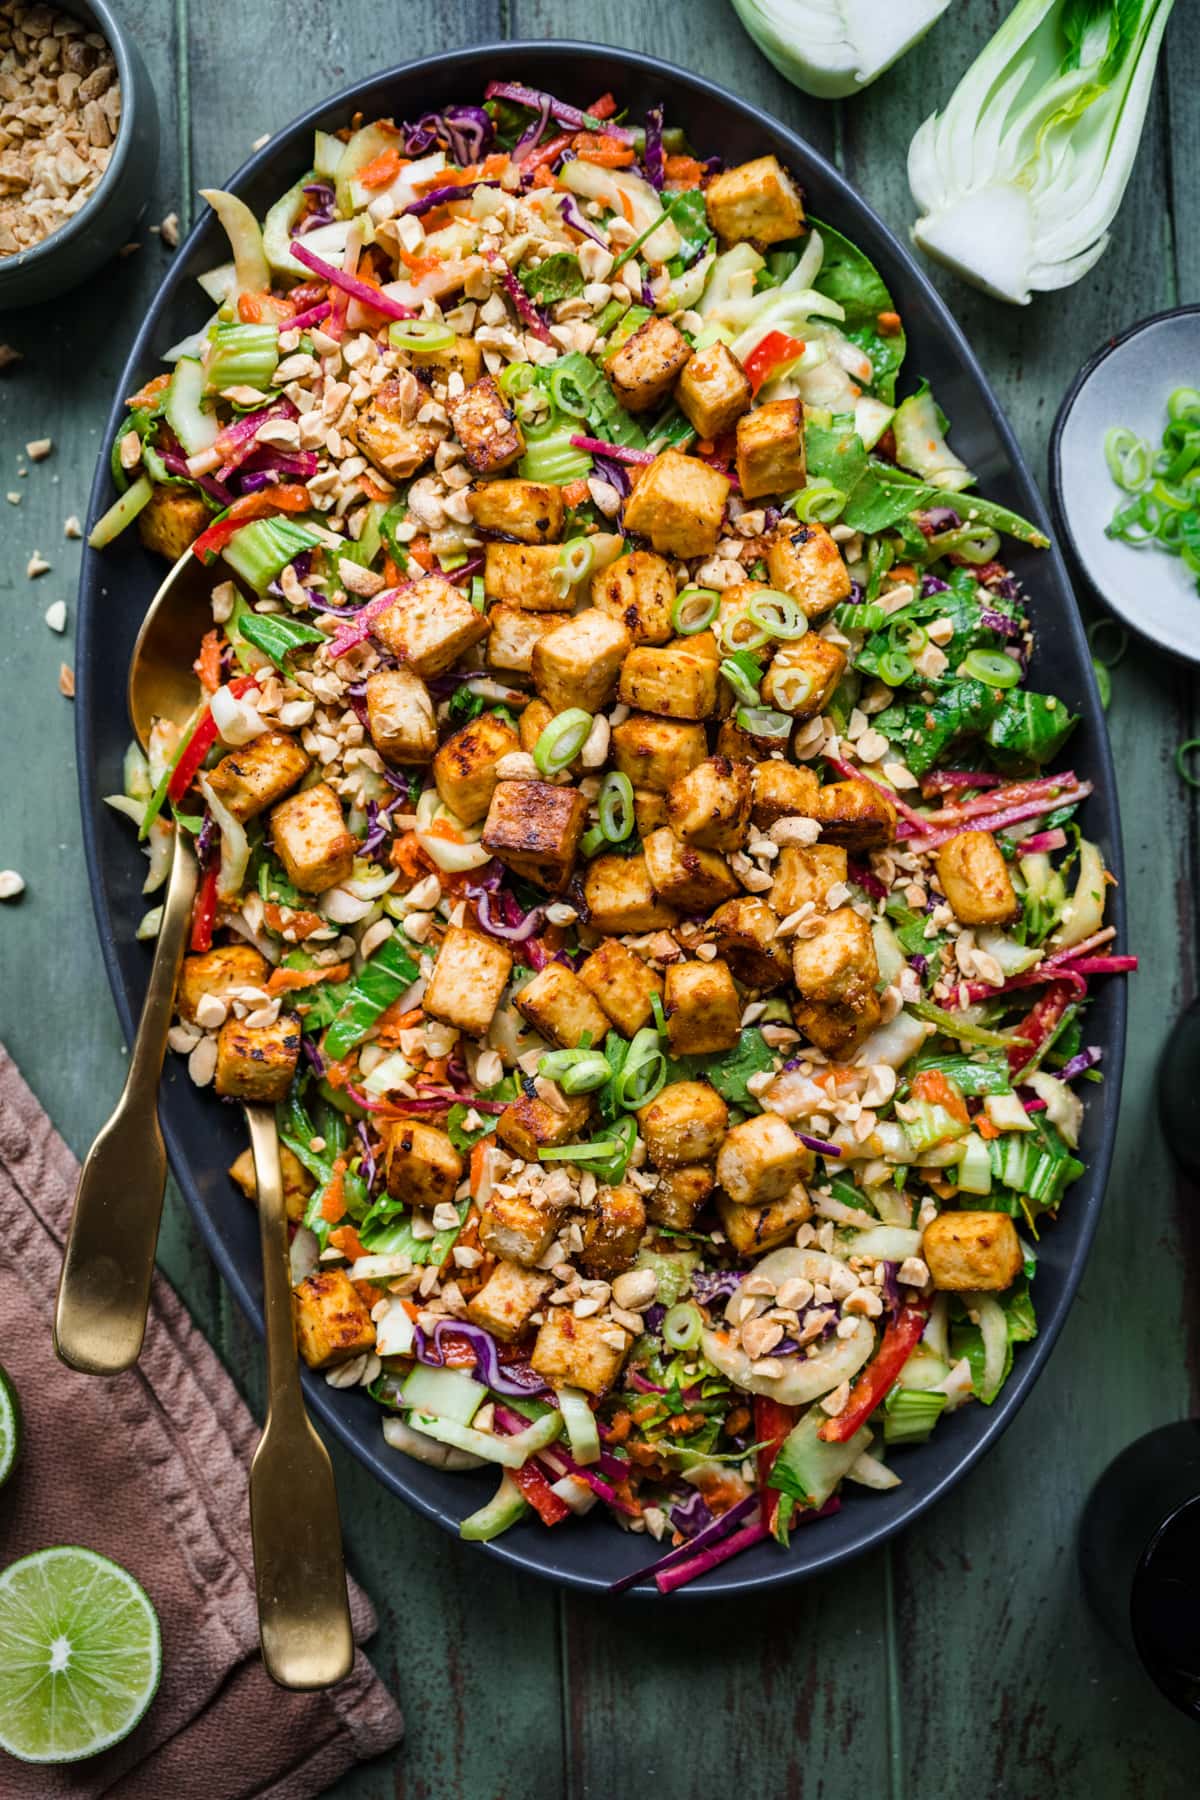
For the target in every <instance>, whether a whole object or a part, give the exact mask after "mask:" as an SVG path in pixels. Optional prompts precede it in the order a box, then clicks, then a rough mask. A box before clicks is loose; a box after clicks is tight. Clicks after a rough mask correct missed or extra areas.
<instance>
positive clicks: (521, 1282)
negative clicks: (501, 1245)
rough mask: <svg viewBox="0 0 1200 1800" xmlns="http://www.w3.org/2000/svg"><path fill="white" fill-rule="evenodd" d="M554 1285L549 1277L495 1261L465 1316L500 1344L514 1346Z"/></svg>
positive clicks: (519, 1266)
mask: <svg viewBox="0 0 1200 1800" xmlns="http://www.w3.org/2000/svg"><path fill="white" fill-rule="evenodd" d="M553 1286H554V1277H553V1276H552V1275H543V1274H541V1273H540V1272H539V1271H538V1270H537V1269H523V1268H522V1267H521V1265H520V1263H517V1262H498V1263H497V1264H496V1267H495V1268H494V1269H493V1270H492V1273H491V1274H490V1275H489V1276H488V1278H487V1280H486V1281H485V1282H484V1284H483V1286H482V1287H481V1288H480V1290H479V1292H478V1293H477V1294H475V1295H474V1296H473V1297H472V1298H471V1299H470V1300H468V1301H467V1317H468V1319H470V1321H471V1323H472V1324H473V1325H482V1326H483V1329H484V1330H485V1331H490V1332H491V1334H492V1336H493V1337H494V1338H499V1340H500V1342H501V1343H502V1344H515V1343H516V1341H517V1339H518V1338H520V1337H523V1336H524V1335H525V1332H526V1330H527V1329H528V1326H529V1321H530V1319H531V1318H532V1316H533V1314H534V1313H535V1312H536V1311H537V1309H538V1307H539V1306H540V1305H541V1304H542V1301H543V1300H544V1299H545V1298H546V1295H547V1294H548V1293H549V1292H550V1289H551V1288H552V1287H553Z"/></svg>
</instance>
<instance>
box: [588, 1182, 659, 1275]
mask: <svg viewBox="0 0 1200 1800" xmlns="http://www.w3.org/2000/svg"><path fill="white" fill-rule="evenodd" d="M645 1229H646V1203H645V1201H644V1200H643V1199H642V1196H641V1195H640V1194H639V1193H638V1190H637V1189H636V1188H635V1187H628V1186H625V1185H622V1186H621V1187H602V1188H599V1189H598V1190H597V1193H596V1201H595V1205H594V1207H593V1208H592V1210H591V1211H590V1212H589V1213H588V1215H587V1218H586V1219H585V1220H584V1225H583V1252H582V1254H581V1256H580V1258H579V1260H580V1262H581V1263H582V1264H583V1267H584V1269H585V1270H586V1272H587V1273H588V1274H589V1275H590V1276H592V1277H593V1278H594V1279H603V1280H605V1281H611V1280H612V1278H613V1276H614V1275H620V1274H621V1273H622V1272H623V1271H624V1270H625V1269H631V1268H632V1267H633V1265H634V1263H635V1262H636V1261H637V1253H638V1245H639V1244H640V1243H641V1241H642V1235H643V1233H644V1232H645Z"/></svg>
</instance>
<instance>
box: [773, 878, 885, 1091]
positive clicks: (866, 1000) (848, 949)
mask: <svg viewBox="0 0 1200 1800" xmlns="http://www.w3.org/2000/svg"><path fill="white" fill-rule="evenodd" d="M792 974H793V977H794V979H795V983H796V990H797V993H798V994H799V996H800V998H799V1001H798V1003H797V1005H796V1007H795V1009H794V1012H795V1019H796V1024H797V1026H798V1027H799V1029H800V1030H801V1031H803V1032H805V1033H807V1035H808V1036H809V1037H810V1038H811V1040H812V1042H813V1043H814V1044H816V1045H817V1047H818V1048H819V1049H821V1050H824V1051H825V1052H826V1053H827V1054H828V1055H830V1056H840V1055H842V1054H844V1053H845V1052H847V1051H849V1050H851V1049H853V1048H855V1046H856V1045H858V1044H859V1043H861V1041H862V1039H863V1038H864V1037H866V1035H867V1033H868V1032H869V1031H871V1030H873V1029H874V1027H875V1026H876V1025H877V1024H878V1023H879V1017H880V1007H879V1000H878V998H877V996H876V993H875V985H876V983H877V982H878V980H879V964H878V962H877V960H876V957H875V941H874V939H873V938H872V936H871V927H870V925H869V923H868V922H867V920H866V919H864V918H862V917H860V915H859V914H858V913H856V912H855V911H854V909H853V907H850V906H839V907H838V908H837V910H836V911H834V912H831V913H829V914H828V915H827V917H825V918H824V919H822V921H821V929H820V931H819V932H817V933H816V934H815V935H814V936H813V937H810V938H797V939H796V940H795V943H794V945H793V949H792Z"/></svg>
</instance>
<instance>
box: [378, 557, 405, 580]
mask: <svg viewBox="0 0 1200 1800" xmlns="http://www.w3.org/2000/svg"><path fill="white" fill-rule="evenodd" d="M383 579H384V581H385V582H386V584H387V586H388V587H399V586H400V583H401V582H402V581H403V580H404V571H403V570H402V569H401V567H400V565H399V563H398V562H395V561H394V560H393V559H392V557H390V556H385V557H384V559H383Z"/></svg>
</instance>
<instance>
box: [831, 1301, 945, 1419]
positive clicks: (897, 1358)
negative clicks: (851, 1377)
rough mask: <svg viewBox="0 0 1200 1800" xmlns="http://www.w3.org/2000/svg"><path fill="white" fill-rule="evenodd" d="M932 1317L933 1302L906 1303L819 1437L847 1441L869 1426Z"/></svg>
mask: <svg viewBox="0 0 1200 1800" xmlns="http://www.w3.org/2000/svg"><path fill="white" fill-rule="evenodd" d="M928 1319H929V1303H928V1302H926V1303H924V1304H921V1305H918V1306H906V1307H905V1308H904V1311H903V1312H902V1313H901V1314H900V1316H899V1317H898V1318H896V1319H893V1320H892V1322H891V1324H890V1325H889V1326H888V1328H887V1330H886V1331H885V1332H884V1334H883V1342H882V1344H880V1346H879V1354H878V1355H877V1356H876V1358H875V1360H874V1362H873V1363H871V1364H869V1365H868V1367H867V1368H866V1369H865V1370H864V1372H863V1373H862V1374H861V1375H860V1376H859V1378H858V1380H857V1381H856V1382H855V1384H854V1386H853V1387H852V1388H851V1390H850V1398H849V1400H847V1402H846V1405H845V1408H844V1409H843V1411H842V1412H840V1413H839V1414H838V1416H837V1418H836V1419H830V1420H829V1422H828V1424H826V1425H822V1427H821V1429H820V1431H818V1433H817V1436H818V1437H819V1438H821V1439H823V1440H824V1442H825V1443H827V1444H845V1443H847V1442H848V1441H849V1440H850V1438H852V1437H853V1436H854V1434H855V1432H856V1431H857V1430H858V1429H859V1427H860V1426H862V1425H865V1424H866V1422H867V1420H868V1419H869V1418H870V1416H871V1414H872V1413H873V1412H874V1411H875V1408H876V1407H877V1406H878V1405H879V1403H880V1401H881V1400H882V1399H883V1398H884V1397H885V1395H887V1394H889V1393H890V1392H891V1390H892V1388H893V1387H894V1386H895V1384H896V1381H897V1378H898V1377H899V1374H900V1371H901V1370H902V1369H903V1367H904V1365H905V1363H906V1362H907V1361H908V1359H909V1357H910V1356H911V1355H912V1353H913V1351H914V1350H915V1349H916V1347H917V1345H918V1344H919V1343H920V1341H921V1334H922V1332H923V1331H924V1330H925V1326H926V1324H927V1322H928Z"/></svg>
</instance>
